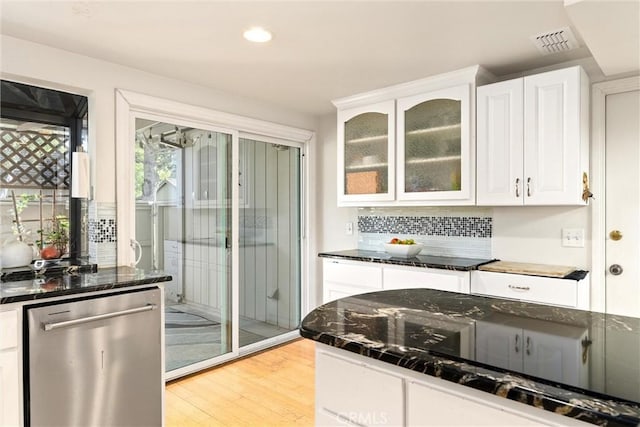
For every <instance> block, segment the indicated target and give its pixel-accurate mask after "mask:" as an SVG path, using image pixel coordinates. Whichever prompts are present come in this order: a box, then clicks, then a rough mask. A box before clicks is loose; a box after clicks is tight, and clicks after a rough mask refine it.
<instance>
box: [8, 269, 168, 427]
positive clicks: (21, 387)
mask: <svg viewBox="0 0 640 427" xmlns="http://www.w3.org/2000/svg"><path fill="white" fill-rule="evenodd" d="M53 270H54V271H53V272H54V273H55V275H52V276H44V275H38V274H40V273H38V274H37V275H36V277H35V278H30V279H27V280H13V281H9V280H5V279H6V278H7V277H12V275H14V276H13V277H15V275H16V274H18V273H16V272H15V271H9V270H3V281H2V282H0V396H1V400H0V425H3V426H5V425H7V426H22V425H27V424H28V423H26V420H27V419H28V415H29V414H28V413H26V409H28V408H29V406H28V405H26V404H25V402H24V399H23V396H25V390H26V383H23V378H25V373H26V372H27V370H28V366H29V365H28V364H29V361H28V360H27V359H26V354H27V353H26V348H25V347H24V346H23V343H24V342H26V341H25V340H26V339H27V337H26V336H25V335H26V328H25V327H24V323H25V322H24V318H25V315H24V313H26V312H27V310H28V309H30V308H32V307H42V306H44V305H48V304H49V303H53V304H61V303H65V302H67V301H70V300H76V299H77V298H78V297H82V298H94V297H105V296H110V295H115V294H121V293H123V292H128V291H134V290H144V289H151V288H157V287H161V286H162V283H163V282H166V281H169V280H171V276H168V275H166V274H164V273H161V272H154V273H147V272H144V271H142V270H138V269H133V268H129V267H119V268H108V269H104V270H100V271H98V272H93V273H92V272H88V273H79V272H77V271H76V270H74V268H73V267H70V268H67V269H66V270H65V272H64V274H63V272H62V271H58V270H55V269H53ZM69 271H76V272H75V273H72V274H69ZM51 273H52V272H51V271H49V274H51ZM160 301H162V298H160ZM160 305H161V306H160V307H158V308H157V309H158V310H160V312H161V313H162V312H163V307H162V303H161V304H160ZM160 327H162V323H161V326H160ZM160 336H161V337H163V336H164V334H160ZM162 339H163V338H162ZM162 348H163V345H162V346H161V348H160V349H159V351H161V352H162ZM85 350H86V349H85ZM160 358H161V360H162V361H164V356H163V353H161V355H160ZM23 361H24V364H23ZM163 373H164V371H163V370H159V371H158V384H159V385H161V384H163V383H164V377H163ZM26 378H28V377H26ZM80 392H82V393H84V391H80ZM87 410H89V409H87Z"/></svg>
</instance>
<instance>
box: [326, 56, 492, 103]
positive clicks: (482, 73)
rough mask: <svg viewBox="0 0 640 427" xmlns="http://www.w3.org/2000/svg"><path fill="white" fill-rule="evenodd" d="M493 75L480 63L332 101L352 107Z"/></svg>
mask: <svg viewBox="0 0 640 427" xmlns="http://www.w3.org/2000/svg"><path fill="white" fill-rule="evenodd" d="M495 79H496V78H495V76H494V75H493V74H492V73H491V72H489V71H487V70H486V69H485V68H483V67H482V66H480V65H473V66H470V67H466V68H462V69H460V70H455V71H450V72H447V73H443V74H437V75H434V76H429V77H425V78H422V79H418V80H413V81H410V82H405V83H400V84H396V85H392V86H387V87H384V88H380V89H376V90H372V91H368V92H363V93H360V94H356V95H352V96H347V97H344V98H338V99H335V100H333V101H332V103H333V105H334V106H336V108H338V109H345V108H354V107H359V106H362V105H366V104H371V103H375V102H382V101H387V100H391V99H395V98H401V97H404V96H409V95H414V94H416V93H421V92H429V91H432V90H438V89H444V88H447V87H451V86H457V85H460V84H464V83H475V84H479V85H480V84H487V83H491V82H493V81H495Z"/></svg>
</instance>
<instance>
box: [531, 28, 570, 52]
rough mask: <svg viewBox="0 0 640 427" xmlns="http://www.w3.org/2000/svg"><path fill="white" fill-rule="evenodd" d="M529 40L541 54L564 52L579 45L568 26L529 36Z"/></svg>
mask: <svg viewBox="0 0 640 427" xmlns="http://www.w3.org/2000/svg"><path fill="white" fill-rule="evenodd" d="M531 41H532V42H533V43H534V44H535V45H536V47H537V48H538V50H539V51H540V53H542V54H543V55H549V54H552V53H560V52H566V51H569V50H572V49H577V48H578V47H579V46H578V41H577V40H576V37H575V36H574V35H573V32H571V29H570V28H569V27H564V28H560V29H559V30H555V31H547V32H546V33H541V34H537V35H535V36H531Z"/></svg>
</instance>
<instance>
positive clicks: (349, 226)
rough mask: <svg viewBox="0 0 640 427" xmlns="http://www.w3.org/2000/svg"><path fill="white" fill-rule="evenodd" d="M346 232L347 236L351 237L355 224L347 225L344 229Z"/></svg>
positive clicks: (349, 223)
mask: <svg viewBox="0 0 640 427" xmlns="http://www.w3.org/2000/svg"><path fill="white" fill-rule="evenodd" d="M344 232H345V233H347V235H349V236H351V235H352V234H353V223H352V222H348V223H346V225H345V227H344Z"/></svg>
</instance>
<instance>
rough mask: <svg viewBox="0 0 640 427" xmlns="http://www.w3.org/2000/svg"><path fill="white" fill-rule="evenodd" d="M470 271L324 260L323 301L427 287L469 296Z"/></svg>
mask: <svg viewBox="0 0 640 427" xmlns="http://www.w3.org/2000/svg"><path fill="white" fill-rule="evenodd" d="M470 283H471V279H470V274H469V272H468V271H454V270H445V269H439V268H424V267H405V266H395V265H394V266H388V265H385V264H377V263H373V262H364V261H349V260H336V259H331V258H325V259H324V266H323V301H324V302H325V303H327V302H329V301H333V300H336V299H339V298H344V297H348V296H352V295H357V294H362V293H367V292H374V291H381V290H389V289H408V288H424V289H438V290H441V291H450V292H461V293H465V294H468V293H469V289H470Z"/></svg>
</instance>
